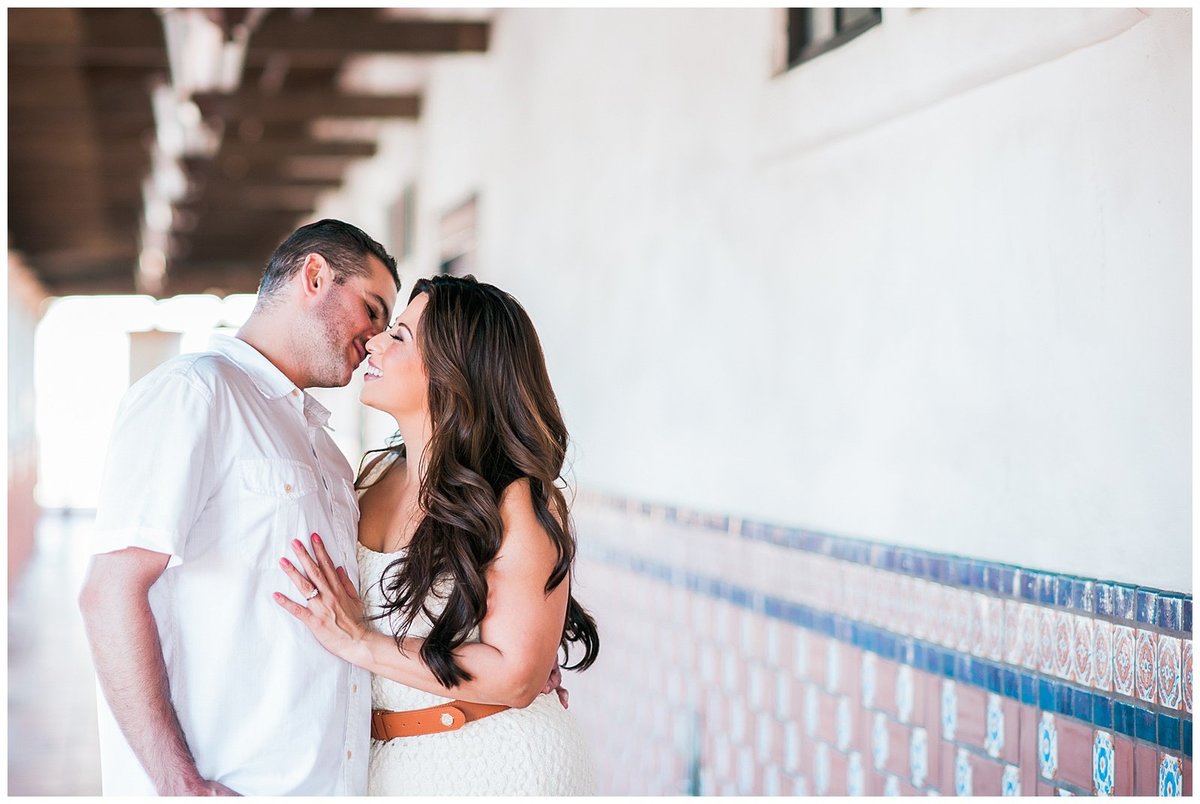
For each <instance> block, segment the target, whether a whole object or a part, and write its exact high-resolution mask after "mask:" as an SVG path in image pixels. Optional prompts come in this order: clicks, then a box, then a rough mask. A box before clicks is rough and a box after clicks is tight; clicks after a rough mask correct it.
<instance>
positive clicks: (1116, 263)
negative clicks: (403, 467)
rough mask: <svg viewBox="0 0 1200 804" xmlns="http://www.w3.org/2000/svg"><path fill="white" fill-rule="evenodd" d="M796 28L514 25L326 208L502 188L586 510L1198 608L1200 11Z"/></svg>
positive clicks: (576, 13) (429, 234) (514, 19)
mask: <svg viewBox="0 0 1200 804" xmlns="http://www.w3.org/2000/svg"><path fill="white" fill-rule="evenodd" d="M779 15H780V12H778V11H775V10H770V9H754V10H715V9H714V10H687V9H674V10H550V9H527V10H505V11H501V12H498V14H497V16H496V18H495V21H494V25H493V35H492V44H491V48H490V51H489V52H488V53H487V54H484V55H475V56H457V57H441V58H439V59H438V60H437V61H436V62H435V64H434V66H433V68H432V70H431V72H430V79H429V83H428V85H427V87H426V90H425V102H424V111H423V114H422V118H421V121H420V122H419V124H417V125H415V126H412V125H409V126H396V127H394V128H392V129H389V130H388V132H387V133H386V134H385V137H384V149H383V152H382V153H381V155H380V156H379V157H377V158H376V159H374V160H372V161H371V162H369V163H366V164H364V165H362V166H360V167H359V168H358V169H356V170H355V172H354V174H353V175H352V176H351V180H350V181H349V182H348V185H347V189H346V190H345V191H344V192H343V193H342V194H340V195H339V196H337V197H333V198H330V199H329V200H328V202H327V204H326V209H325V210H324V211H325V212H326V213H327V214H337V215H340V216H343V217H346V218H349V219H351V220H355V221H356V222H359V223H361V224H362V225H364V227H366V228H368V229H370V228H372V227H375V226H381V225H382V217H381V216H382V214H383V212H382V211H383V210H384V209H386V206H387V204H389V203H390V202H391V200H392V199H393V198H394V197H395V196H396V195H397V194H398V193H399V192H400V190H401V189H402V187H403V185H404V183H405V182H406V181H407V180H410V179H413V178H415V179H416V182H417V188H418V200H419V203H420V213H419V218H418V221H419V228H418V237H417V251H416V253H415V255H414V257H413V258H412V259H411V260H410V261H409V262H408V263H407V264H406V265H405V266H404V269H405V276H404V280H405V286H406V288H407V287H409V286H411V281H412V279H413V278H415V277H416V276H419V275H424V274H427V273H430V272H432V271H433V270H434V268H435V266H436V260H437V254H436V230H437V221H438V218H439V216H440V215H441V214H442V213H444V212H445V211H447V210H448V209H451V208H453V207H454V206H456V205H457V204H458V203H459V202H460V201H461V200H462V199H464V198H466V197H467V196H469V195H470V194H472V193H478V194H479V204H480V233H479V240H480V251H479V258H480V266H481V267H480V270H479V271H478V273H479V275H480V278H482V279H485V280H488V281H493V282H495V283H497V284H499V285H501V286H503V287H505V288H507V289H509V290H511V291H512V292H513V293H514V294H515V295H516V296H517V297H518V298H519V299H521V300H522V301H523V302H524V303H525V305H526V307H527V308H528V310H529V311H530V314H531V315H532V317H533V318H534V321H535V322H536V323H537V324H538V326H539V329H540V332H541V335H542V338H543V343H544V346H545V350H546V353H547V358H548V360H549V364H550V369H551V375H552V377H553V379H554V381H555V385H556V388H557V390H558V393H559V396H560V401H561V403H562V406H563V408H564V412H565V415H566V417H567V422H568V425H569V426H570V427H571V429H572V434H573V436H574V439H575V445H576V446H575V453H574V459H575V463H574V470H575V480H576V481H577V483H578V485H580V486H581V487H588V488H592V489H596V490H602V491H607V492H611V493H617V494H623V495H628V496H631V497H635V498H639V499H650V500H658V501H663V502H670V503H674V504H678V505H682V506H688V507H694V508H699V509H703V510H707V511H717V512H727V513H732V514H740V515H744V516H747V517H751V518H755V519H759V520H767V521H774V522H779V523H785V524H793V525H799V526H804V527H810V528H814V529H817V530H824V531H828V532H831V533H836V534H840V535H849V536H858V537H864V538H869V539H874V540H879V541H884V542H891V543H898V544H905V545H912V546H919V547H923V548H929V549H934V550H939V551H948V552H956V553H961V554H966V555H971V556H977V557H982V558H988V559H993V560H1000V561H1005V562H1009V563H1013V564H1019V565H1024V566H1034V567H1044V568H1048V569H1053V570H1059V571H1064V572H1074V573H1078V574H1081V575H1088V576H1095V577H1102V578H1114V579H1118V580H1126V581H1132V582H1135V583H1140V584H1147V585H1160V586H1162V587H1165V588H1170V589H1176V590H1186V591H1190V590H1191V583H1192V581H1191V522H1192V516H1191V468H1190V448H1191V347H1190V344H1191V329H1190V326H1191V325H1190V314H1191V310H1190V301H1191V279H1190V266H1191V216H1192V209H1191V185H1190V176H1191V145H1190V143H1191V119H1192V114H1191V84H1190V73H1191V33H1190V31H1191V12H1190V10H1166V11H1155V12H1150V13H1146V12H1142V11H1136V10H1122V9H1103V10H1081V9H1073V10H1061V11H1051V10H1043V11H1028V10H1027V11H1016V10H1014V11H987V10H971V9H960V10H923V11H919V12H911V11H908V10H905V9H887V10H885V17H884V22H883V24H882V25H881V26H879V27H878V28H875V29H873V30H871V31H869V32H867V33H866V34H864V35H863V36H861V37H859V38H858V39H856V40H854V41H853V42H851V43H850V44H848V45H846V46H845V47H843V48H841V49H839V50H837V51H834V52H832V53H830V54H827V55H826V56H822V57H820V58H818V59H816V60H815V61H813V62H810V63H808V64H805V65H802V66H801V67H799V68H797V69H795V70H792V71H788V72H786V73H783V74H778V75H777V74H776V72H777V71H776V69H775V66H774V64H775V53H776V49H777V46H778V37H779V31H780V30H781V28H780V26H781V20H780V16H779ZM405 295H406V294H405ZM368 431H369V432H370V433H372V434H377V433H379V432H383V431H390V427H389V425H388V424H386V423H384V424H381V423H380V422H379V420H378V419H369V425H368Z"/></svg>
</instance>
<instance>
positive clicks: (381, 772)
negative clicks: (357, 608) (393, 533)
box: [358, 545, 595, 796]
mask: <svg viewBox="0 0 1200 804" xmlns="http://www.w3.org/2000/svg"><path fill="white" fill-rule="evenodd" d="M401 554H402V553H377V552H375V551H374V550H370V549H368V548H366V547H363V546H362V545H359V546H358V568H359V570H358V571H359V581H360V585H359V588H360V589H362V590H363V601H364V602H365V603H366V606H367V615H368V616H371V615H374V614H378V613H379V612H380V610H381V606H382V605H383V595H382V592H381V591H380V588H379V581H380V579H381V578H382V576H383V571H384V570H385V569H386V568H387V566H388V564H390V563H391V562H392V561H394V560H396V558H398V557H399V556H400V555H401ZM431 608H432V606H431ZM434 610H435V611H436V610H437V609H434ZM368 622H369V623H370V625H371V627H372V628H374V629H375V630H377V631H380V632H382V633H385V634H389V635H390V634H391V630H390V626H389V624H388V621H387V620H386V619H379V620H369V621H368ZM429 627H430V626H429V621H428V620H427V619H425V617H424V616H418V617H417V619H416V620H414V621H413V624H412V628H411V630H410V631H409V634H410V635H411V636H414V637H419V636H424V635H425V634H427V633H429ZM470 641H475V642H477V641H479V629H478V628H476V629H475V631H474V632H473V633H472V634H471V636H470ZM450 700H453V699H452V698H443V697H440V696H437V695H431V694H429V693H427V692H422V691H421V690H415V689H412V688H411V687H406V686H404V685H403V684H397V683H396V682H394V681H391V680H389V679H386V678H383V677H381V676H372V677H371V704H372V708H374V709H390V710H393V711H403V710H406V709H424V708H425V707H427V706H436V705H438V704H442V703H446V702H447V701H450ZM367 792H368V793H369V794H370V795H373V796H398V795H406V796H411V795H458V796H471V795H480V796H483V795H487V796H501V795H505V796H530V795H534V796H536V795H547V796H580V795H591V794H593V793H595V783H594V781H593V777H592V768H591V761H590V759H589V756H588V751H587V747H586V744H585V743H584V740H583V735H582V733H581V732H580V731H579V728H578V726H577V725H576V723H575V720H574V718H572V717H571V715H570V713H569V712H568V711H567V710H565V709H563V708H562V705H561V704H559V702H558V696H557V695H555V694H553V693H550V694H548V695H539V696H538V697H537V700H535V701H534V702H533V703H532V704H530V705H529V706H528V707H526V708H525V709H508V710H506V711H504V712H500V713H499V714H495V715H491V716H489V717H485V718H483V719H482V720H477V721H475V722H473V723H468V724H466V725H465V726H463V727H462V728H461V729H458V730H456V731H451V732H444V733H441V734H426V735H421V736H419V737H397V738H396V739H394V740H391V741H390V742H386V743H384V742H380V741H378V740H372V741H371V760H370V765H369V770H368V776H367Z"/></svg>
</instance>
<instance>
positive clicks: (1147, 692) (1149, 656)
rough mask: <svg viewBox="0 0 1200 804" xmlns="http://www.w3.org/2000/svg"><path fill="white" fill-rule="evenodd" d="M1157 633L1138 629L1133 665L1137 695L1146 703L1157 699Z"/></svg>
mask: <svg viewBox="0 0 1200 804" xmlns="http://www.w3.org/2000/svg"><path fill="white" fill-rule="evenodd" d="M1157 643H1158V634H1156V633H1154V632H1153V631H1146V630H1143V629H1140V628H1139V629H1138V631H1137V647H1136V648H1135V650H1136V651H1137V652H1136V654H1135V657H1136V658H1135V659H1134V665H1133V679H1134V688H1135V689H1136V690H1137V697H1138V698H1140V699H1141V700H1143V701H1146V702H1147V703H1155V702H1156V701H1157V700H1158V644H1157Z"/></svg>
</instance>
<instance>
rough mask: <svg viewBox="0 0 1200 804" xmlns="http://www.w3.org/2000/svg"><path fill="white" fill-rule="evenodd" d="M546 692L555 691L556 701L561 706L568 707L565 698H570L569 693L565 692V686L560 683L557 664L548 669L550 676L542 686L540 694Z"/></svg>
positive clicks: (560, 677) (560, 672)
mask: <svg viewBox="0 0 1200 804" xmlns="http://www.w3.org/2000/svg"><path fill="white" fill-rule="evenodd" d="M548 692H557V693H558V702H559V703H560V704H562V708H563V709H566V708H568V707H567V700H568V698H570V694H569V693H568V692H567V688H566V687H564V686H563V685H562V671H561V670H559V669H558V665H557V664H555V665H554V669H553V670H551V671H550V677H549V678H548V679H546V686H544V687H542V695H545V694H546V693H548Z"/></svg>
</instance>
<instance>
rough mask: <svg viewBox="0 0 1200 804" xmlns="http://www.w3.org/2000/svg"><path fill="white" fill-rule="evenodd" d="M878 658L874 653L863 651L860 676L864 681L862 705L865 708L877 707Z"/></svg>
mask: <svg viewBox="0 0 1200 804" xmlns="http://www.w3.org/2000/svg"><path fill="white" fill-rule="evenodd" d="M877 664H878V659H877V658H876V657H875V654H874V653H871V652H870V651H869V650H868V651H863V655H862V671H861V674H860V676H859V678H860V680H861V682H862V706H863V708H864V709H874V708H875V681H876V675H875V669H876V665H877Z"/></svg>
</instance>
